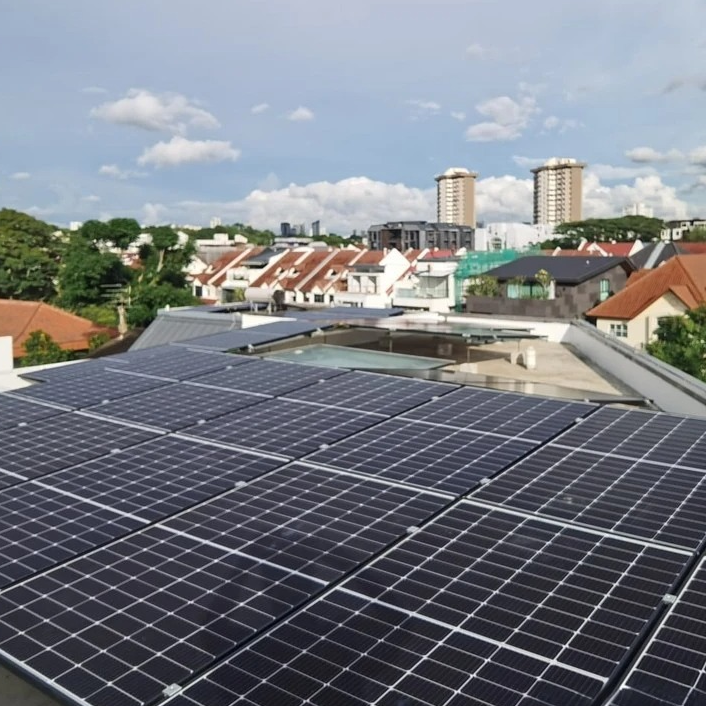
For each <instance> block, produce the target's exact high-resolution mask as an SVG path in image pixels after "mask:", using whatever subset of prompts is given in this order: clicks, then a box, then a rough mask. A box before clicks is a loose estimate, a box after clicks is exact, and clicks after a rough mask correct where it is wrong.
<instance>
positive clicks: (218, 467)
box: [43, 437, 282, 522]
mask: <svg viewBox="0 0 706 706" xmlns="http://www.w3.org/2000/svg"><path fill="white" fill-rule="evenodd" d="M281 463H282V462H281V461H278V460H275V459H271V458H266V457H263V456H259V455H254V454H247V453H243V452H238V451H232V450H227V449H221V448H218V447H215V446H211V445H209V444H203V443H199V442H196V441H190V440H186V439H178V438H174V437H166V438H159V439H155V440H154V441H150V442H147V443H145V444H141V445H140V446H138V447H135V448H130V449H125V450H123V451H120V452H118V453H115V454H111V455H110V456H105V457H103V458H99V459H95V460H93V461H89V462H88V463H84V464H81V465H79V466H74V467H72V468H69V469H66V470H64V471H59V472H57V473H54V474H52V475H51V476H49V477H46V478H44V479H43V485H44V486H45V487H50V488H52V489H54V490H55V491H57V492H62V493H67V494H72V495H74V496H77V497H81V498H85V499H86V500H91V501H93V502H96V503H100V504H102V505H105V506H106V507H110V508H111V509H113V510H114V511H115V512H119V513H128V514H131V515H135V516H139V517H140V518H142V519H144V520H146V521H149V522H155V521H157V520H161V519H163V518H165V517H167V516H169V515H171V514H173V513H176V512H180V511H181V510H183V509H185V508H187V507H190V506H191V505H194V504H196V503H198V502H202V501H204V500H208V499H209V498H211V497H213V496H214V495H217V494H219V493H222V492H225V491H226V490H230V489H231V488H233V486H234V484H235V483H238V482H240V481H249V480H251V479H253V478H256V477H257V476H259V475H262V474H263V473H267V472H269V471H271V470H273V469H274V468H277V467H278V466H279V465H281ZM67 502H68V501H67Z"/></svg>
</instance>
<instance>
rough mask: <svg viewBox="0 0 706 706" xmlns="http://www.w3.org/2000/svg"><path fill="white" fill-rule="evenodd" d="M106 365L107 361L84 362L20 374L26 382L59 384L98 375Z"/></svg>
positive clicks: (105, 359)
mask: <svg viewBox="0 0 706 706" xmlns="http://www.w3.org/2000/svg"><path fill="white" fill-rule="evenodd" d="M107 365H108V359H107V358H103V359H99V360H86V361H81V362H80V363H70V364H67V365H57V366H55V367H51V368H40V369H39V370H31V371H29V372H23V373H21V376H22V377H23V378H26V379H27V380H37V381H39V382H60V381H62V380H75V379H76V378H81V377H84V376H86V375H100V374H101V373H102V372H103V371H104V370H105V368H106V367H107Z"/></svg>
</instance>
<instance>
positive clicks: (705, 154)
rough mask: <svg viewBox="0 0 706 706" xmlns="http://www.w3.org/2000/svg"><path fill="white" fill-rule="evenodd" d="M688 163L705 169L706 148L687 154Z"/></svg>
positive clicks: (698, 148) (699, 148)
mask: <svg viewBox="0 0 706 706" xmlns="http://www.w3.org/2000/svg"><path fill="white" fill-rule="evenodd" d="M689 162H691V164H696V165H698V166H700V167H706V146H703V147H697V148H696V149H693V150H691V152H689Z"/></svg>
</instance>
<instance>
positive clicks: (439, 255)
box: [392, 250, 460, 313]
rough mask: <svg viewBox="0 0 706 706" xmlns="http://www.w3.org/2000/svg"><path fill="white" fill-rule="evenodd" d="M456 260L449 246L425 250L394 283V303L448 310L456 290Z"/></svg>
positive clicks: (431, 309) (454, 302) (454, 298)
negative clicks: (402, 277)
mask: <svg viewBox="0 0 706 706" xmlns="http://www.w3.org/2000/svg"><path fill="white" fill-rule="evenodd" d="M459 262H460V258H459V257H456V256H455V255H454V253H453V251H451V250H430V251H427V252H426V253H425V254H424V256H423V257H420V258H419V259H418V260H417V263H416V266H415V267H414V268H413V271H412V272H410V273H409V274H408V275H407V276H406V277H405V279H404V280H401V281H399V282H398V283H397V284H396V285H395V290H394V294H393V297H392V303H393V305H394V306H400V307H404V308H406V309H424V310H426V311H435V312H439V313H446V312H449V311H451V310H452V309H453V308H454V306H455V304H456V298H457V294H458V293H457V292H456V286H457V283H456V277H455V275H456V270H457V268H458V265H459Z"/></svg>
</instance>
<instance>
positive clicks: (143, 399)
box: [84, 383, 265, 431]
mask: <svg viewBox="0 0 706 706" xmlns="http://www.w3.org/2000/svg"><path fill="white" fill-rule="evenodd" d="M263 399H265V398H264V397H261V396H258V395H254V394H248V393H244V392H238V391H233V390H217V389H215V388H208V387H201V386H197V385H186V384H183V383H176V384H173V385H167V386H166V387H159V388H157V389H154V390H147V391H145V392H140V393H137V394H136V395H130V396H129V397H122V398H121V399H119V400H114V401H112V402H107V403H105V404H99V405H96V406H95V407H87V408H86V409H85V410H84V411H85V412H87V413H93V414H98V415H100V416H102V417H110V418H114V419H121V420H123V421H125V422H133V423H137V424H146V425H147V426H151V427H156V428H159V429H164V430H168V431H176V430H178V429H182V428H183V427H188V426H191V425H192V424H197V423H199V422H201V421H202V420H208V419H213V418H215V417H221V416H224V415H227V422H228V424H229V425H230V426H231V428H232V427H233V426H234V425H235V424H236V423H237V418H235V419H234V418H233V416H231V413H233V412H235V411H237V410H240V409H243V408H244V407H249V406H250V405H253V404H257V403H258V402H262V400H263Z"/></svg>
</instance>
